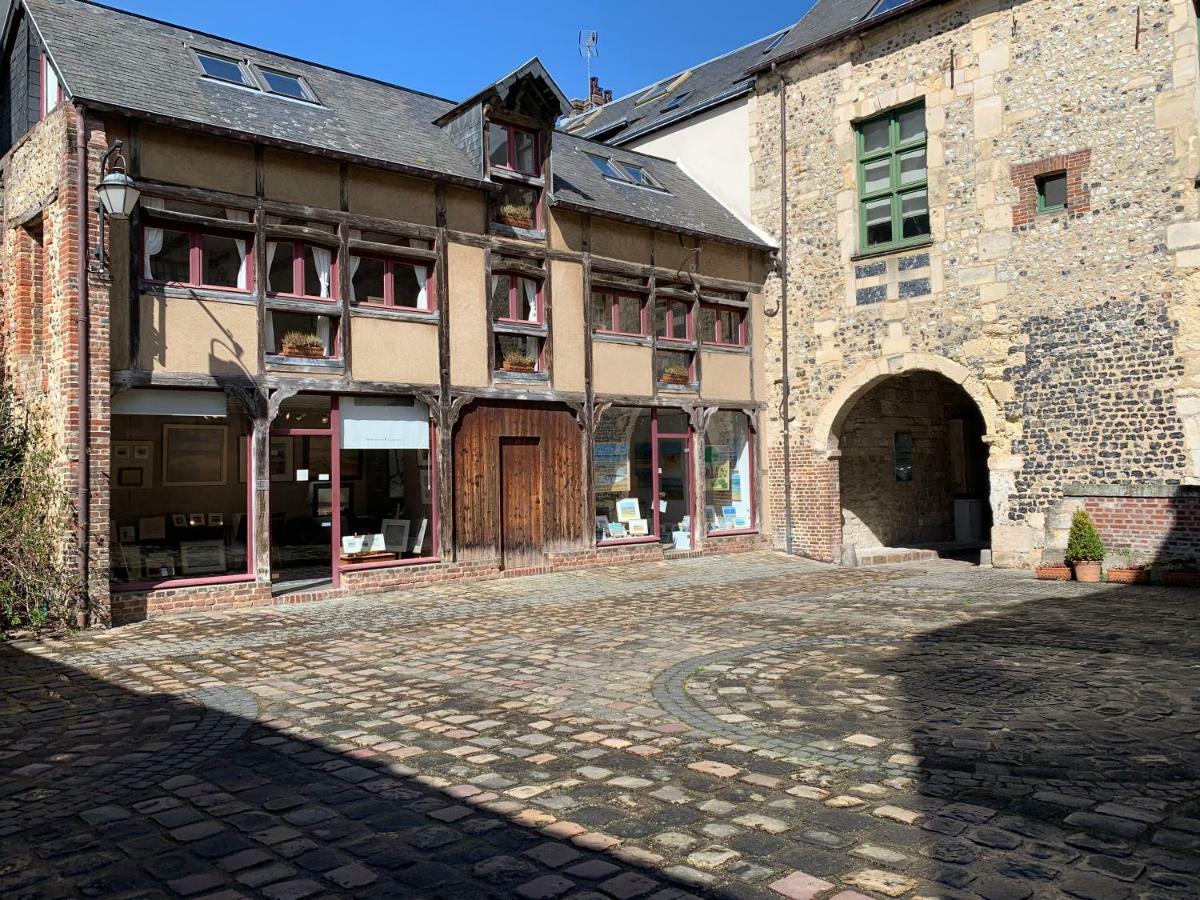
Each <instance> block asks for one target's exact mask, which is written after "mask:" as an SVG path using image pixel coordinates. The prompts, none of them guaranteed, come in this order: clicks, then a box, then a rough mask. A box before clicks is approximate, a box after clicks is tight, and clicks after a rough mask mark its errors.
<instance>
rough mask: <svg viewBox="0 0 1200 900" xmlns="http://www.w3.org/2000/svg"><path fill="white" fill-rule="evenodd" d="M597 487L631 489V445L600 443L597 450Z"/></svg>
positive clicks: (614, 491) (601, 488) (603, 488)
mask: <svg viewBox="0 0 1200 900" xmlns="http://www.w3.org/2000/svg"><path fill="white" fill-rule="evenodd" d="M595 460H596V488H597V489H598V490H605V491H612V492H613V493H618V492H620V491H627V490H629V445H628V444H624V443H598V444H596V450H595Z"/></svg>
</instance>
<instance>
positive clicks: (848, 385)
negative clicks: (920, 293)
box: [812, 353, 998, 556]
mask: <svg viewBox="0 0 1200 900" xmlns="http://www.w3.org/2000/svg"><path fill="white" fill-rule="evenodd" d="M997 414H998V413H997V410H996V407H995V405H994V403H993V402H992V399H991V396H990V394H989V393H988V392H987V389H986V388H985V387H984V386H983V385H982V384H981V383H980V382H978V380H976V379H975V378H974V377H973V376H972V375H971V373H970V372H969V370H967V369H966V368H964V367H963V366H961V365H959V364H957V363H955V362H953V361H951V360H947V359H944V358H941V357H936V356H932V355H929V354H916V353H914V354H906V355H904V356H902V357H894V358H892V359H890V360H880V361H878V362H876V363H873V364H871V365H869V366H865V367H863V368H862V369H860V370H859V371H857V372H856V373H854V374H853V375H852V376H851V377H850V378H848V379H847V380H846V381H845V382H844V383H843V384H842V385H841V387H840V388H839V389H838V390H837V391H836V392H835V393H834V395H833V396H832V397H831V398H830V400H829V402H828V403H827V404H826V406H825V408H824V409H823V411H822V413H821V415H820V416H819V417H818V418H817V420H816V422H815V425H814V429H813V432H812V438H813V444H812V446H813V450H814V452H815V455H817V456H824V457H825V458H827V459H829V460H831V462H836V465H837V467H838V482H839V495H840V502H839V507H840V516H839V522H838V528H839V530H840V532H841V538H840V542H839V543H840V544H841V545H842V546H843V548H849V547H854V548H855V549H856V550H858V551H859V554H858V555H860V556H861V555H863V554H862V553H861V551H863V550H866V549H868V548H878V547H904V548H915V547H930V546H934V547H939V548H945V547H947V546H949V545H952V544H954V543H955V542H956V538H962V537H963V536H964V534H963V531H962V530H961V529H962V528H963V527H964V525H967V524H968V523H970V522H971V521H972V516H973V517H974V518H973V521H974V523H975V527H974V529H970V530H971V531H972V532H973V533H972V536H973V537H978V538H979V543H980V544H983V545H985V546H986V544H987V542H988V540H989V538H990V526H991V522H992V517H993V510H994V506H993V504H992V503H991V502H990V501H991V486H990V483H991V479H990V478H989V456H988V444H989V443H990V441H991V439H992V436H993V435H994V433H995V427H996V421H997V420H996V416H997ZM956 501H975V502H974V503H971V502H967V503H956ZM956 507H957V511H956ZM956 518H957V520H958V523H959V524H958V528H957V529H956ZM956 531H957V533H956ZM844 555H846V556H849V555H850V554H849V553H846V554H844Z"/></svg>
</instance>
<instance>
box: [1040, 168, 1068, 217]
mask: <svg viewBox="0 0 1200 900" xmlns="http://www.w3.org/2000/svg"><path fill="white" fill-rule="evenodd" d="M1036 181H1037V208H1038V212H1040V213H1051V212H1059V211H1060V210H1064V209H1066V208H1067V173H1066V172H1052V173H1050V174H1049V175H1039V176H1038V177H1037V179H1036Z"/></svg>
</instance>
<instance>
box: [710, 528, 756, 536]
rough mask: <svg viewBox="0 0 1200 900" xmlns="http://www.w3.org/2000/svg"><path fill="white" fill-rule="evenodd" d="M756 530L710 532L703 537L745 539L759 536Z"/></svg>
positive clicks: (731, 529) (739, 529) (728, 529)
mask: <svg viewBox="0 0 1200 900" xmlns="http://www.w3.org/2000/svg"><path fill="white" fill-rule="evenodd" d="M759 533H760V532H759V530H758V529H757V528H727V529H724V530H722V531H710V532H708V534H706V535H705V537H706V538H721V537H747V536H753V535H756V534H759Z"/></svg>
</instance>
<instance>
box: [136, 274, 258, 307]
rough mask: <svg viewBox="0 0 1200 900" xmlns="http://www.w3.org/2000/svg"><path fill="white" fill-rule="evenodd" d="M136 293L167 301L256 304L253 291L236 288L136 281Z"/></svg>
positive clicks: (255, 296)
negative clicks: (220, 301)
mask: <svg viewBox="0 0 1200 900" xmlns="http://www.w3.org/2000/svg"><path fill="white" fill-rule="evenodd" d="M138 292H139V293H142V294H157V295H161V296H163V297H166V298H168V299H178V300H223V301H226V302H228V303H248V304H250V305H251V306H256V305H257V304H258V297H257V295H256V294H255V293H254V292H253V291H242V290H238V289H237V288H229V289H224V288H213V287H192V286H190V285H179V284H164V283H163V282H161V281H145V280H139V281H138Z"/></svg>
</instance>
